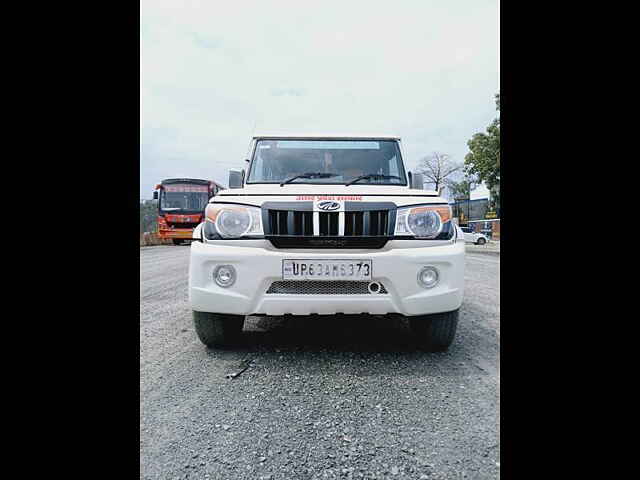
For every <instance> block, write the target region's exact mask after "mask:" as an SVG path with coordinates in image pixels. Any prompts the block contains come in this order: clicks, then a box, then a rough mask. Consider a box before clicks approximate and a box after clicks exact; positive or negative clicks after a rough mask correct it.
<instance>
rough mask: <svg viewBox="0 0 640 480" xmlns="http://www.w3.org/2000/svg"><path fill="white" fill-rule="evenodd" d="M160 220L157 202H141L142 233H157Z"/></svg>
mask: <svg viewBox="0 0 640 480" xmlns="http://www.w3.org/2000/svg"><path fill="white" fill-rule="evenodd" d="M157 218H158V204H157V202H156V201H155V200H144V201H143V202H140V233H144V232H155V231H156V222H157Z"/></svg>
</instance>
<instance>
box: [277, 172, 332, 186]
mask: <svg viewBox="0 0 640 480" xmlns="http://www.w3.org/2000/svg"><path fill="white" fill-rule="evenodd" d="M337 176H338V174H337V173H322V172H316V173H313V172H311V173H302V174H300V175H296V176H295V177H291V178H287V179H286V180H283V181H282V183H281V184H280V186H281V187H282V186H283V185H284V184H285V183H289V182H293V181H294V180H295V179H297V178H330V177H337Z"/></svg>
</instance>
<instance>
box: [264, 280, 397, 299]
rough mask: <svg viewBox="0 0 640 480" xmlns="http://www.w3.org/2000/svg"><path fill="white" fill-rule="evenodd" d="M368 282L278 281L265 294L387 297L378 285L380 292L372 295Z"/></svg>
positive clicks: (386, 292)
mask: <svg viewBox="0 0 640 480" xmlns="http://www.w3.org/2000/svg"><path fill="white" fill-rule="evenodd" d="M368 285H369V282H367V281H358V280H336V281H326V280H309V281H296V280H278V281H275V282H273V283H272V284H271V285H270V286H269V289H268V290H267V292H266V293H267V294H280V295H283V294H284V295H387V294H388V293H389V292H388V291H387V289H386V288H384V285H382V284H380V292H379V293H377V294H372V293H371V292H369V289H368Z"/></svg>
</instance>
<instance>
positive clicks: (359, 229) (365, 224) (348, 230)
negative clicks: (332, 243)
mask: <svg viewBox="0 0 640 480" xmlns="http://www.w3.org/2000/svg"><path fill="white" fill-rule="evenodd" d="M344 235H345V236H346V237H349V236H362V235H372V236H377V235H389V211H388V210H369V211H366V212H344Z"/></svg>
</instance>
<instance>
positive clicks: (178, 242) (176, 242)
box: [172, 238, 182, 245]
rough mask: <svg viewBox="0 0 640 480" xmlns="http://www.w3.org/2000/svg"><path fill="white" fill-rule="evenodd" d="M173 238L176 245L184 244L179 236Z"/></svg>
mask: <svg viewBox="0 0 640 480" xmlns="http://www.w3.org/2000/svg"><path fill="white" fill-rule="evenodd" d="M172 240H173V244H174V245H182V240H180V239H178V238H173V239H172Z"/></svg>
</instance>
